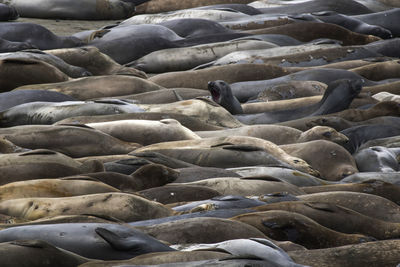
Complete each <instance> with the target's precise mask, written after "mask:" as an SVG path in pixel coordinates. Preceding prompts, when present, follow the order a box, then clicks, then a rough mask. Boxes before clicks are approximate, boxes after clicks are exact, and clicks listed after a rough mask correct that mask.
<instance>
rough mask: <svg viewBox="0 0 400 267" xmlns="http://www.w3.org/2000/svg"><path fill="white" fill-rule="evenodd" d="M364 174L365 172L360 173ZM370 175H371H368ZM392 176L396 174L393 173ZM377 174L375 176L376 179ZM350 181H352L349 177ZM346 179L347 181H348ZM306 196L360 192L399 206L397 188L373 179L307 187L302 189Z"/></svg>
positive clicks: (399, 200)
mask: <svg viewBox="0 0 400 267" xmlns="http://www.w3.org/2000/svg"><path fill="white" fill-rule="evenodd" d="M360 174H361V175H362V174H366V172H363V173H360ZM369 174H371V173H369ZM392 174H396V173H395V172H393V173H392ZM378 176H379V174H377V177H378ZM350 179H353V178H351V177H350ZM350 179H348V180H350ZM301 189H302V190H304V191H305V192H306V193H307V194H313V193H320V192H331V191H351V192H360V193H365V192H368V194H373V195H377V196H381V197H384V198H386V199H389V200H391V201H393V202H394V203H396V204H397V205H399V204H400V198H399V197H398V196H399V190H400V189H399V188H398V186H397V185H393V183H390V182H389V181H387V182H386V181H384V180H379V179H373V178H372V177H371V178H370V179H368V180H365V181H354V182H353V183H344V184H335V185H334V184H332V185H326V186H315V187H314V186H307V187H302V188H301Z"/></svg>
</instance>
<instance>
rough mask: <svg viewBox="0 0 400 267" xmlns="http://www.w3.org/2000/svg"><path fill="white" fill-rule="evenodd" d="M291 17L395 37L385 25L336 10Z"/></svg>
mask: <svg viewBox="0 0 400 267" xmlns="http://www.w3.org/2000/svg"><path fill="white" fill-rule="evenodd" d="M289 17H290V18H294V19H296V20H305V21H320V22H325V23H332V24H337V25H339V26H342V27H344V28H346V29H348V30H350V31H353V32H357V33H361V34H366V35H375V36H378V37H380V38H382V39H388V38H392V37H393V36H392V33H391V31H390V30H388V29H385V28H384V27H381V26H378V25H371V24H368V23H365V22H363V21H362V20H359V19H357V18H354V17H350V16H346V15H343V14H339V13H337V12H334V11H323V12H314V13H311V14H300V15H293V16H289Z"/></svg>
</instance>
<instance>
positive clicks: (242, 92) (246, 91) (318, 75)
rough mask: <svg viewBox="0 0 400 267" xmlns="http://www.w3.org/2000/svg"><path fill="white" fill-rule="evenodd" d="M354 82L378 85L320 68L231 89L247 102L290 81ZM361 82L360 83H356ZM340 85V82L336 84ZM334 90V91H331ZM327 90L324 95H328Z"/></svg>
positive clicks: (238, 84) (358, 85)
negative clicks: (266, 90) (269, 89)
mask: <svg viewBox="0 0 400 267" xmlns="http://www.w3.org/2000/svg"><path fill="white" fill-rule="evenodd" d="M346 79H347V80H353V82H352V84H353V87H357V88H359V87H361V85H362V86H368V85H376V82H374V81H369V80H367V79H365V78H363V77H362V76H360V75H358V74H356V73H353V72H351V71H348V70H339V69H329V68H319V69H307V70H304V71H299V72H295V73H291V74H288V75H285V76H281V77H277V78H273V79H265V80H258V81H243V82H237V83H231V85H230V87H231V89H232V92H233V95H234V96H235V97H236V98H237V99H238V100H239V101H240V102H242V103H243V102H246V101H248V100H249V99H252V98H254V97H256V96H257V95H258V94H259V93H261V92H263V91H264V90H265V88H266V87H271V86H273V85H277V84H281V83H286V82H289V81H319V82H322V83H325V84H328V85H329V84H330V83H332V82H335V81H337V80H346ZM357 80H359V81H358V82H355V81H357ZM336 83H338V82H336ZM335 85H336V84H335ZM359 89H360V90H361V88H359ZM331 90H332V89H331ZM327 91H328V90H327V89H326V90H325V92H324V94H327V93H328V92H327Z"/></svg>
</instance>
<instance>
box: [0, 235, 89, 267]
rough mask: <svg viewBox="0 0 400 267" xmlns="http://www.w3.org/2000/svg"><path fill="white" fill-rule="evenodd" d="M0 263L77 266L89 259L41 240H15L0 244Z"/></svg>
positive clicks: (61, 266) (10, 265) (8, 265)
mask: <svg viewBox="0 0 400 267" xmlns="http://www.w3.org/2000/svg"><path fill="white" fill-rule="evenodd" d="M0 251H1V253H0V259H1V265H2V266H4V267H12V266H28V265H29V266H32V267H35V266H37V267H38V266H43V267H50V266H60V267H68V266H77V265H81V264H83V263H85V262H88V261H90V259H88V258H84V257H82V256H79V255H77V254H75V253H72V252H69V251H67V250H64V249H61V248H57V247H55V246H52V245H50V244H49V243H47V242H45V241H41V240H16V241H10V242H4V243H1V244H0Z"/></svg>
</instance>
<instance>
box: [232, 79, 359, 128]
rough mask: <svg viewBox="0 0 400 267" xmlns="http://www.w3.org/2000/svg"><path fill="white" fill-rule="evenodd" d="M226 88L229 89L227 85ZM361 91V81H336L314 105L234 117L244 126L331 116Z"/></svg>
mask: <svg viewBox="0 0 400 267" xmlns="http://www.w3.org/2000/svg"><path fill="white" fill-rule="evenodd" d="M227 86H228V87H229V85H227ZM361 89H362V85H361V80H349V79H342V80H336V81H333V82H331V83H329V85H328V88H327V89H326V91H325V93H324V95H323V97H322V99H321V100H320V101H319V102H317V103H315V104H311V105H308V106H304V107H299V108H294V109H284V110H277V111H275V112H264V113H258V114H239V115H236V116H235V117H236V118H237V119H238V120H239V121H241V122H242V123H244V124H270V123H276V122H283V121H289V120H294V119H299V118H302V117H312V116H318V115H323V114H331V113H335V112H339V111H342V110H344V109H347V108H348V107H349V106H350V104H351V102H352V101H353V99H354V98H355V97H356V96H357V95H358V94H359V93H360V91H361Z"/></svg>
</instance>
